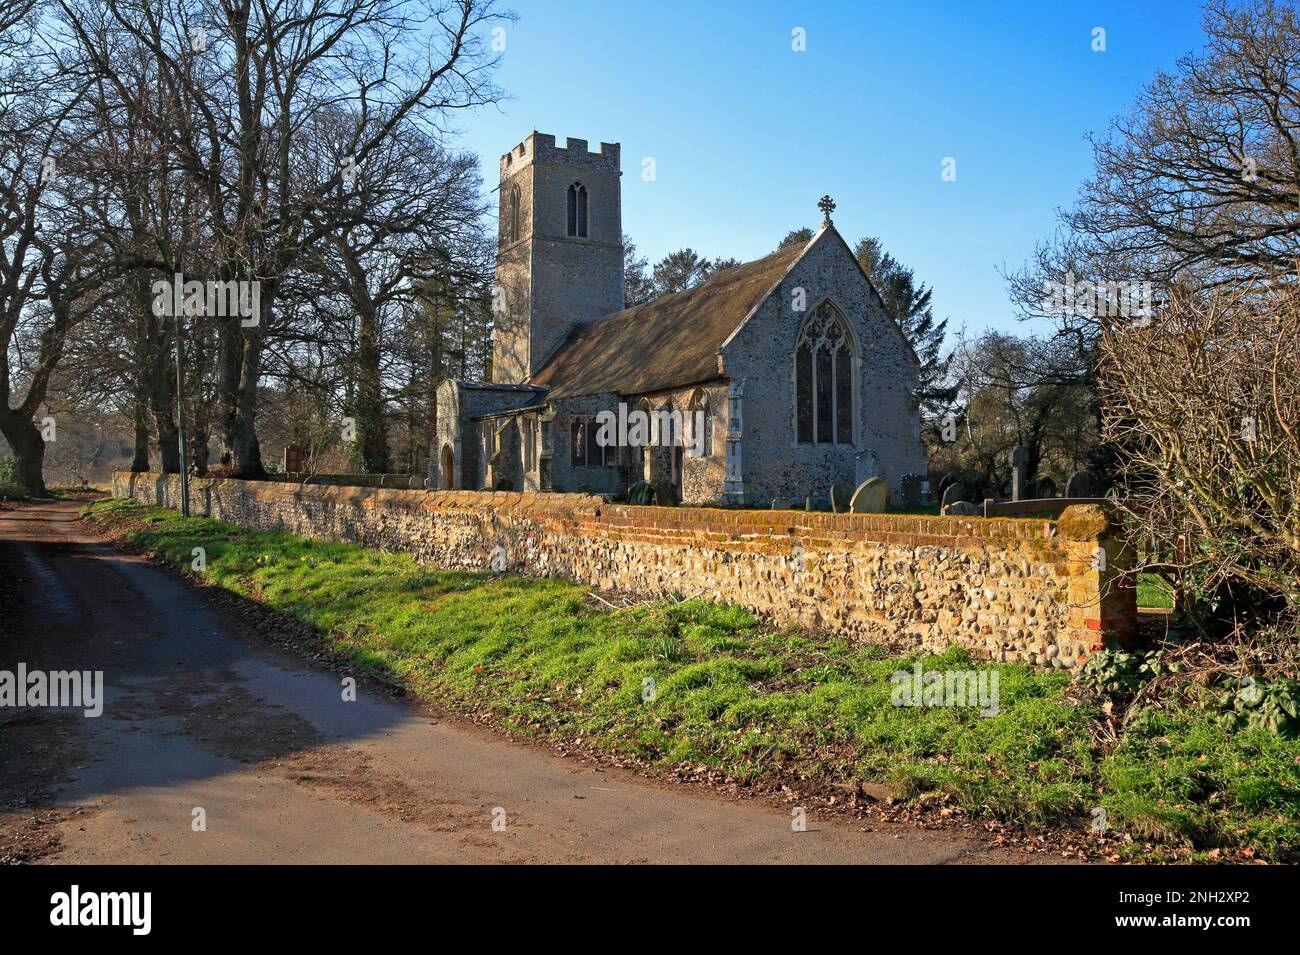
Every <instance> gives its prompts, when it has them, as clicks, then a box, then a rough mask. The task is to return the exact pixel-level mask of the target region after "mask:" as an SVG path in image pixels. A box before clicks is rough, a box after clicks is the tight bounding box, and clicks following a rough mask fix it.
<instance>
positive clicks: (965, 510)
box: [939, 501, 984, 517]
mask: <svg viewBox="0 0 1300 955" xmlns="http://www.w3.org/2000/svg"><path fill="white" fill-rule="evenodd" d="M939 513H940V514H942V515H943V516H944V517H979V516H980V515H981V514H983V513H984V509H983V508H982V507H980V506H979V505H978V504H972V503H971V502H970V501H954V502H953V503H951V504H948V505H945V506H944V508H943V510H941V511H940V512H939Z"/></svg>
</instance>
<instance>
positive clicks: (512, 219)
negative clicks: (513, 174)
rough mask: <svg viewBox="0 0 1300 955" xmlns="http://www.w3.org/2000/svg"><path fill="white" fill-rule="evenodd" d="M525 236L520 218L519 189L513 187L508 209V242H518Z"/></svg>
mask: <svg viewBox="0 0 1300 955" xmlns="http://www.w3.org/2000/svg"><path fill="white" fill-rule="evenodd" d="M523 234H524V230H523V222H522V221H521V220H520V218H519V187H518V186H511V187H510V199H509V205H508V208H507V209H506V241H507V242H518V241H519V239H520V238H521V237H522V236H523Z"/></svg>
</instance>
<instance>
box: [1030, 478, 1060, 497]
mask: <svg viewBox="0 0 1300 955" xmlns="http://www.w3.org/2000/svg"><path fill="white" fill-rule="evenodd" d="M1034 496H1035V497H1039V498H1043V497H1056V482H1055V481H1053V480H1052V479H1051V478H1049V477H1041V478H1039V479H1038V483H1037V484H1035V485H1034Z"/></svg>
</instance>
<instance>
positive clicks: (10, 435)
mask: <svg viewBox="0 0 1300 955" xmlns="http://www.w3.org/2000/svg"><path fill="white" fill-rule="evenodd" d="M0 434H3V435H4V436H5V440H7V441H8V442H9V446H10V447H11V448H13V449H14V476H13V482H14V483H15V484H17V485H18V486H19V487H21V488H23V489H25V490H26V491H27V493H28V494H30V495H32V496H33V497H44V496H45V478H44V476H43V474H42V466H43V465H44V463H45V441H44V440H43V439H42V438H41V432H40V429H39V428H37V427H36V423H35V422H33V421H31V420H30V419H26V420H24V419H22V418H21V417H19V416H15V415H14V414H13V413H9V414H4V415H0Z"/></svg>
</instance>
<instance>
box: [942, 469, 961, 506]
mask: <svg viewBox="0 0 1300 955" xmlns="http://www.w3.org/2000/svg"><path fill="white" fill-rule="evenodd" d="M956 483H957V479H956V478H955V477H953V476H952V474H951V473H948V472H945V473H944V475H943V477H941V478H939V490H938V492H937V493H938V495H939V500H941V501H942V500H943V495H944V492H946V491H947V490H948V488H950V487H952V486H953V485H954V484H956Z"/></svg>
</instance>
